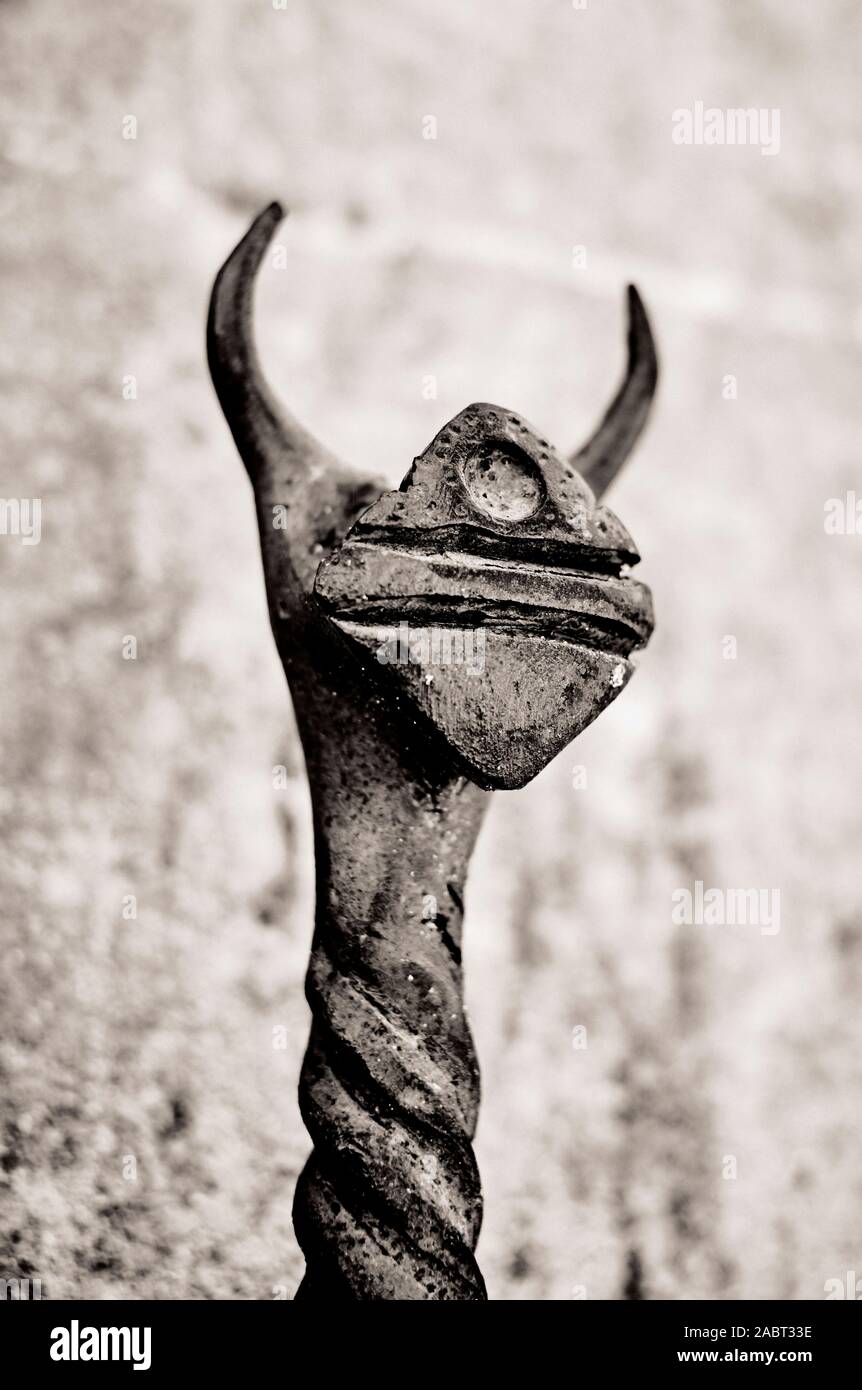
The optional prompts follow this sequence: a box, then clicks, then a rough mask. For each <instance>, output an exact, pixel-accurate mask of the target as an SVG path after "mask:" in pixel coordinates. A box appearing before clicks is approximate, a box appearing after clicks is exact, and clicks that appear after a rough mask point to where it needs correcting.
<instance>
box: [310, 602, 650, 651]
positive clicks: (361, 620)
mask: <svg viewBox="0 0 862 1390" xmlns="http://www.w3.org/2000/svg"><path fill="white" fill-rule="evenodd" d="M336 617H337V621H338V622H339V623H346V624H350V625H351V626H357V627H365V628H380V629H381V630H382V629H393V628H396V627H398V626H399V625H400V624H401V623H406V624H408V626H410V627H412V628H417V629H418V628H433V627H441V628H444V627H445V628H459V629H462V630H470V629H483V628H484V629H487V630H488V631H492V632H511V633H518V634H520V635H523V634H529V635H531V636H536V637H553V638H555V639H556V640H557V641H563V642H570V643H573V644H574V645H576V646H581V647H590V648H592V649H593V650H594V651H601V652H606V653H609V654H610V655H613V656H621V657H628V656H630V655H631V653H632V652H633V651H635V650H636V649H637V648H638V647H642V646H643V645H644V642H645V640H646V638H645V637H644V635H643V633H642V632H639V631H637V630H636V629H634V628H632V627H629V626H628V625H627V624H626V623H623V622H619V621H615V620H613V619H610V618H607V617H601V616H595V615H591V614H587V613H573V612H571V611H570V610H565V609H557V608H546V607H538V606H536V605H534V604H529V603H512V602H503V603H501V602H492V603H487V604H483V603H477V602H475V601H473V602H465V601H464V600H461V599H457V598H446V597H443V596H435V598H434V599H429V598H427V597H416V598H412V599H405V598H397V599H396V598H392V599H388V600H387V599H384V600H374V601H373V602H367V603H362V602H361V601H360V602H357V603H356V604H346V605H343V606H341V607H340V608H339V611H338V613H337V615H336Z"/></svg>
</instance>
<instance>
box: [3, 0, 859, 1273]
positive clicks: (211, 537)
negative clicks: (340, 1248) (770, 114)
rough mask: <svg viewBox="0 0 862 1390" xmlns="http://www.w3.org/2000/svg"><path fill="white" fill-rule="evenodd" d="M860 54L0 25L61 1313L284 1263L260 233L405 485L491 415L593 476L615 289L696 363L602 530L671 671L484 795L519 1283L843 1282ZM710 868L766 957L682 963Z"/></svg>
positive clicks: (851, 39) (292, 1264)
mask: <svg viewBox="0 0 862 1390" xmlns="http://www.w3.org/2000/svg"><path fill="white" fill-rule="evenodd" d="M857 20H858V15H857V13H856V7H855V6H854V4H853V3H851V0H821V3H820V4H818V5H816V6H814V5H811V4H808V3H803V0H752V3H748V4H745V5H742V4H727V3H719V0H708V2H706V0H698V3H693V0H689V3H683V0H664V3H662V4H661V5H656V4H648V3H646V0H627V2H626V3H615V4H612V3H610V0H588V3H587V4H586V6H585V7H584V8H583V9H578V8H576V7H575V6H573V5H572V4H571V3H570V0H538V2H537V3H531V4H527V3H526V2H525V0H523V2H522V3H517V2H516V0H496V3H494V4H491V3H489V2H487V0H486V2H485V3H474V4H469V5H465V4H461V3H456V0H436V3H434V4H431V3H429V2H428V0H398V2H397V3H396V0H375V3H374V4H371V3H364V4H343V3H342V4H336V3H334V0H314V3H312V0H286V3H285V4H284V6H283V8H279V9H276V8H274V6H273V3H272V0H208V3H206V4H200V3H199V4H192V3H180V0H158V3H153V4H148V5H122V6H110V5H97V4H93V5H90V6H86V7H67V6H59V7H58V6H57V5H50V4H49V3H47V0H6V3H4V4H3V5H2V7H0V48H2V51H3V53H4V55H5V57H4V80H3V82H2V84H0V116H2V131H3V152H2V174H3V177H2V182H0V207H2V214H3V215H2V244H0V255H2V261H1V262H0V275H2V303H3V333H2V345H0V354H2V355H0V369H2V379H3V391H2V400H3V405H2V412H0V434H2V459H3V494H4V497H5V498H33V497H39V498H41V499H42V535H41V542H40V544H38V545H24V544H23V543H22V540H21V538H20V537H16V536H12V535H6V536H3V537H0V566H2V576H0V582H2V592H3V602H2V605H0V623H2V630H0V642H2V658H3V662H2V665H3V673H4V674H3V698H2V719H3V726H4V743H3V754H2V756H3V763H2V797H0V811H2V817H3V831H2V845H0V855H2V869H3V885H4V887H3V907H4V911H3V920H2V928H0V931H2V943H0V944H2V972H1V973H2V983H0V1006H2V1028H0V1116H2V1127H0V1274H2V1275H4V1276H5V1277H11V1276H12V1275H14V1274H16V1273H18V1274H21V1275H27V1274H29V1275H30V1276H31V1277H33V1278H40V1279H41V1281H42V1292H43V1296H46V1297H54V1298H70V1297H84V1298H102V1297H106V1298H111V1297H157V1298H210V1297H221V1298H252V1299H257V1298H271V1297H273V1291H274V1290H275V1291H276V1296H277V1295H278V1292H279V1291H281V1293H282V1294H283V1293H286V1294H287V1295H288V1296H289V1295H290V1294H292V1292H293V1289H294V1288H295V1285H296V1283H297V1282H298V1279H299V1277H300V1272H301V1257H300V1253H299V1251H298V1248H297V1246H296V1243H295V1240H294V1237H293V1232H292V1228H291V1222H290V1202H291V1197H292V1190H293V1184H294V1181H295V1178H296V1175H297V1172H298V1170H299V1168H300V1166H301V1164H302V1162H303V1160H304V1157H305V1154H306V1151H307V1148H308V1143H307V1138H306V1135H305V1132H304V1130H303V1128H302V1125H301V1122H300V1118H299V1113H298V1109H297V1104H296V1095H295V1092H296V1083H297V1077H298V1069H299V1064H300V1059H301V1054H302V1051H303V1048H304V1044H305V1038H306V1032H307V1022H308V1019H307V1010H306V1006H305V1003H304V999H303V995H302V978H303V974H304V969H305V964H306V959H307V952H308V944H309V939H310V929H311V913H312V887H311V872H312V868H311V845H310V827H309V823H308V822H309V810H308V804H307V796H306V789H305V782H304V774H303V769H302V765H301V757H300V754H299V750H298V746H297V743H296V739H295V735H294V730H293V726H292V722H291V716H290V713H289V707H288V701H287V697H286V693H285V689H284V685H283V677H282V674H281V670H280V667H279V665H278V663H277V659H276V656H275V652H274V649H273V645H272V641H271V637H270V633H269V630H268V624H267V617H266V611H265V605H264V594H263V585H262V578H261V572H260V564H259V558H258V543H257V537H256V532H255V525H254V518H253V511H252V502H251V494H250V491H249V488H248V484H247V481H246V478H245V475H244V472H243V469H242V466H241V464H240V462H239V459H238V457H237V456H236V454H235V451H234V448H233V445H232V442H231V440H230V438H229V435H228V431H227V428H226V426H225V424H224V422H223V420H222V418H221V416H220V413H219V411H218V408H217V405H216V402H215V399H214V396H213V393H212V390H211V388H210V384H209V380H208V376H207V372H206V366H205V359H204V348H203V323H204V314H205V306H206V301H207V296H208V293H209V288H210V285H211V282H212V278H213V275H214V273H215V271H216V269H217V267H218V266H219V264H220V263H221V261H222V260H223V258H224V256H225V255H226V254H227V252H228V250H229V249H230V248H231V247H232V245H233V244H234V242H235V241H236V240H237V239H238V237H239V236H240V235H241V233H242V232H243V231H244V229H245V227H246V225H247V223H248V221H249V220H250V218H251V216H252V215H253V214H254V213H255V212H256V211H257V210H258V209H259V208H260V207H261V206H262V205H263V204H265V203H266V202H268V201H269V200H270V199H272V198H273V197H278V198H280V199H282V200H283V201H284V202H285V203H286V204H288V205H289V206H290V208H291V210H292V215H291V218H290V219H289V220H288V222H287V223H286V224H285V226H284V227H283V229H282V231H281V232H280V233H279V237H278V244H279V246H282V247H283V248H284V262H285V264H284V268H277V266H276V263H275V262H274V261H273V260H272V259H270V260H269V261H268V263H267V267H266V269H265V270H264V272H263V273H262V276H261V281H260V289H259V297H258V333H259V341H260V345H261V354H262V357H263V360H264V362H265V363H266V365H267V370H268V374H269V376H270V379H271V381H272V383H273V385H274V386H275V387H276V389H277V390H278V392H279V393H280V395H281V396H282V397H283V399H284V400H285V401H286V402H287V403H289V405H290V406H291V407H292V408H293V409H294V410H296V412H297V413H298V414H299V415H300V417H301V418H302V419H303V421H304V422H305V423H306V424H308V425H309V426H310V427H311V428H312V429H313V430H314V431H315V432H316V433H317V434H319V435H320V436H321V437H322V438H323V439H324V440H325V441H326V442H327V443H328V444H329V445H330V446H331V447H332V448H333V449H335V450H336V451H337V452H339V453H341V454H342V455H343V456H345V457H346V458H348V459H350V460H351V461H353V462H355V464H356V466H357V468H358V469H361V470H367V469H369V468H371V469H379V470H381V471H382V472H383V473H384V474H385V476H386V477H387V479H388V480H389V481H390V482H391V483H395V482H396V481H397V480H398V479H400V477H401V476H402V475H403V473H404V471H405V469H406V467H407V466H408V465H409V463H410V461H411V459H412V457H413V455H414V454H415V453H417V452H419V451H420V450H421V448H423V447H424V445H425V444H426V443H427V442H428V440H429V439H430V438H431V437H432V436H433V434H434V433H435V432H436V430H437V429H438V428H439V427H440V425H442V424H443V423H444V422H445V421H446V420H447V419H448V418H449V417H450V416H451V415H453V414H454V413H455V412H456V411H457V410H459V409H460V408H461V407H462V406H464V405H465V404H467V403H468V402H469V401H471V400H491V401H499V402H500V403H502V404H504V405H506V406H508V407H510V408H512V409H514V410H517V411H520V412H522V413H523V414H525V415H526V416H527V417H528V418H529V419H532V420H533V421H534V422H535V423H536V425H537V426H539V427H540V428H541V430H542V431H543V432H546V433H547V434H548V436H549V437H550V438H551V439H553V440H555V441H556V442H557V444H558V446H559V447H560V448H563V449H565V448H567V447H569V446H573V445H575V444H576V443H579V442H580V441H581V439H582V438H583V437H584V436H585V434H586V433H587V432H588V431H589V430H590V429H591V428H592V426H593V423H594V420H595V417H596V415H597V414H598V413H599V412H600V411H601V410H603V409H604V406H605V404H606V401H607V400H608V398H609V396H610V394H611V392H612V390H613V389H614V386H615V383H616V379H617V376H618V373H619V371H620V369H621V364H622V331H623V289H624V285H625V283H626V281H627V280H628V279H634V280H635V281H636V282H637V283H638V285H639V287H640V288H641V290H642V293H643V295H644V297H645V299H646V301H647V304H648V305H649V307H650V309H651V311H652V315H653V320H654V324H655V328H656V333H657V337H658V340H659V346H660V350H661V355H662V365H663V379H662V384H661V391H660V397H659V401H658V405H657V409H656V412H655V415H654V418H653V422H652V425H651V427H650V429H649V431H648V433H647V435H646V437H645V439H644V442H643V444H642V446H641V448H640V449H639V450H638V452H637V454H636V456H635V458H634V459H633V460H632V462H631V463H630V465H629V467H628V470H627V471H626V472H625V474H624V475H623V476H622V478H621V480H620V481H619V482H618V483H617V484H616V486H615V487H614V490H613V492H612V494H611V497H610V501H611V505H612V506H613V507H614V508H615V509H617V510H619V512H620V514H621V515H622V517H623V519H624V520H625V522H626V523H627V524H628V525H629V526H630V528H631V529H632V531H633V534H634V536H635V538H636V540H637V541H638V543H639V545H640V548H641V551H642V554H643V555H644V557H645V560H644V564H643V567H642V577H643V578H644V579H646V580H647V581H648V582H649V583H650V584H651V586H652V588H653V591H654V595H655V602H656V611H657V616H658V624H659V625H658V629H657V632H656V636H655V638H654V640H653V642H652V644H651V646H650V648H649V650H648V652H647V653H646V654H645V655H644V657H642V658H641V662H640V664H641V671H640V672H639V674H638V676H637V678H636V679H635V681H634V682H633V684H632V686H631V688H630V689H629V690H628V691H626V693H625V694H624V696H623V697H622V698H621V699H620V700H619V702H618V703H617V704H615V705H614V706H612V707H611V709H610V710H609V711H607V712H606V713H605V714H604V715H603V716H602V718H601V719H600V720H599V721H598V723H597V724H596V725H595V726H594V727H593V728H591V729H590V730H589V731H588V732H587V733H586V734H584V735H583V736H582V738H581V739H580V740H579V741H578V742H577V743H576V744H575V745H574V746H573V747H571V748H570V749H569V750H568V751H567V752H566V753H565V754H563V755H562V756H561V757H560V758H559V759H558V760H557V761H556V762H555V764H553V765H552V766H551V767H550V768H549V769H548V770H547V771H546V772H545V773H544V774H543V775H542V776H541V777H540V778H538V779H537V781H536V782H535V783H534V784H533V785H531V786H530V787H529V788H528V789H527V790H526V791H523V792H520V793H516V794H498V795H497V797H496V798H495V801H494V805H493V807H492V810H491V814H490V816H489V818H488V820H487V822H486V825H485V828H484V830H483V834H482V839H481V842H480V847H479V852H478V854H477V857H476V859H475V861H474V867H473V871H472V877H471V881H470V885H469V898H468V918H467V939H466V955H465V964H466V972H467V996H468V1001H469V1006H470V1010H471V1015H472V1019H473V1023H474V1028H475V1034H476V1040H477V1046H478V1050H479V1055H480V1059H481V1062H482V1068H483V1090H484V1100H483V1107H482V1114H481V1121H480V1127H479V1134H478V1142H477V1151H478V1157H479V1163H480V1167H481V1171H482V1174H483V1180H484V1187H485V1194H486V1216H485V1225H484V1230H483V1234H482V1237H481V1240H480V1244H479V1257H480V1262H481V1264H482V1267H483V1269H484V1271H485V1274H486V1277H487V1280H488V1285H489V1292H490V1295H491V1297H492V1298H494V1299H570V1298H578V1297H582V1296H584V1295H585V1296H587V1297H589V1298H626V1297H630V1298H633V1297H643V1298H685V1299H699V1298H707V1297H719V1298H734V1297H742V1298H748V1299H759V1298H772V1297H777V1298H787V1299H797V1298H821V1297H823V1296H824V1285H825V1282H826V1281H827V1280H829V1279H833V1278H837V1279H841V1280H844V1279H845V1278H846V1272H847V1271H848V1270H856V1269H859V1270H860V1272H862V1243H860V1237H862V1232H860V1216H859V1213H860V1206H861V1205H862V1204H860V1196H862V1193H861V1192H860V1187H862V1180H860V1171H859V1152H860V1142H859V1140H860V1133H859V1128H860V1082H862V1038H860V1023H859V1005H858V999H859V989H860V985H862V916H860V901H862V885H860V874H859V866H858V848H859V837H860V829H862V826H860V804H859V764H860V752H862V748H860V734H859V720H860V716H859V708H860V695H862V668H860V661H859V648H860V641H862V630H860V615H859V595H860V594H862V537H860V536H858V535H853V534H844V535H840V534H839V535H834V534H828V533H827V532H826V530H825V528H824V504H826V503H827V502H828V500H829V499H830V498H839V499H844V498H846V496H847V494H848V491H849V492H852V491H853V489H858V491H859V495H860V497H862V472H860V463H859V410H858V402H859V380H860V374H862V360H860V359H862V352H860V340H862V314H860V307H859V304H860V300H859V284H860V275H859V270H860V267H859V256H858V246H859V212H860V191H859V190H860V188H862V156H861V155H860V145H859V141H858V131H859V96H858V68H859V59H860V53H859V43H860V39H859V31H858V23H857ZM696 101H702V102H703V103H704V104H705V105H706V106H708V107H709V106H713V107H718V108H728V107H740V106H741V107H755V108H764V109H769V110H772V109H776V108H777V109H778V110H779V111H780V121H781V126H780V132H781V144H780V150H779V151H778V152H777V153H776V154H775V155H773V156H764V155H762V154H761V153H760V150H759V149H758V148H753V147H750V146H749V147H738V146H737V147H729V146H724V147H719V146H712V147H705V146H680V145H676V144H674V142H673V140H672V113H673V112H674V110H675V109H677V108H681V107H692V106H693V104H694V103H695V102H696ZM429 116H432V117H434V118H435V120H436V138H434V139H428V138H424V137H425V136H426V135H427V134H428V132H429V131H431V130H433V126H430V125H429V124H428V122H427V117H429ZM129 117H133V118H134V124H130V123H129V121H128V118H129ZM130 133H134V136H135V138H127V137H128V136H129V134H130ZM574 248H581V249H580V250H579V251H575V249H574ZM431 377H433V378H434V379H435V383H436V397H434V396H433V395H431V396H429V384H428V378H431ZM130 378H134V382H133V383H131V382H130V380H129V379H130ZM731 378H732V379H733V380H732V382H731V380H730V379H731ZM124 388H125V389H124ZM132 396H133V398H127V397H132ZM128 636H134V637H135V638H136V640H137V659H136V660H125V659H124V657H123V643H124V638H126V637H128ZM729 637H730V638H733V639H735V656H733V655H729V653H732V652H733V651H734V644H733V643H728V642H727V639H728V638H729ZM277 766H283V767H285V768H286V769H287V778H286V780H287V787H286V788H284V787H276V786H274V778H273V768H274V767H277ZM578 769H582V771H577V770H578ZM276 780H278V779H276ZM584 781H585V783H586V785H583V783H584ZM697 880H700V881H702V882H704V884H705V885H706V886H707V887H711V886H717V887H720V888H722V889H728V888H764V889H770V890H771V889H773V888H775V889H778V890H779V891H780V895H781V896H780V905H781V906H780V910H781V917H780V930H779V931H778V932H777V933H773V934H765V933H762V932H761V931H760V930H759V929H758V928H757V927H753V926H745V927H720V926H713V927H697V926H678V925H674V923H673V922H672V920H671V910H672V894H673V893H674V891H675V890H677V889H679V888H682V887H691V886H692V885H693V884H694V882H695V881H697ZM130 895H133V896H134V898H135V900H136V916H135V917H130V916H129V915H128V914H129V911H130V908H129V898H130ZM124 911H125V914H126V915H124ZM274 1029H276V1030H277V1029H284V1030H285V1033H284V1036H285V1037H286V1039H287V1044H286V1046H285V1047H283V1048H280V1047H276V1046H274V1045H273V1042H274V1037H276V1038H277V1037H279V1036H281V1035H280V1034H277V1033H276V1034H275V1035H274V1032H273V1030H274ZM577 1029H582V1030H583V1029H585V1030H586V1032H585V1033H584V1032H575V1031H573V1030H577ZM584 1041H586V1046H583V1045H581V1044H582V1043H583V1042H584ZM728 1159H733V1160H734V1162H733V1163H729V1162H728ZM734 1174H735V1176H734Z"/></svg>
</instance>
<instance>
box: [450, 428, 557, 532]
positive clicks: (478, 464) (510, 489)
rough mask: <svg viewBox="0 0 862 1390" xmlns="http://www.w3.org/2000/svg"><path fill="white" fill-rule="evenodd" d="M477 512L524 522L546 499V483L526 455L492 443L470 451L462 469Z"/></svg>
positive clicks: (500, 518)
mask: <svg viewBox="0 0 862 1390" xmlns="http://www.w3.org/2000/svg"><path fill="white" fill-rule="evenodd" d="M461 476H462V478H463V481H464V487H465V489H466V491H467V494H468V496H469V498H470V501H471V502H472V503H473V506H474V507H475V508H476V509H477V511H480V512H484V513H485V515H486V516H488V517H490V518H491V519H492V520H493V521H526V519H527V517H528V516H532V515H533V513H534V512H536V511H538V509H539V507H540V506H541V505H542V503H543V502H544V500H545V483H544V479H543V478H542V475H541V473H540V472H539V470H538V468H537V467H536V465H535V464H534V463H533V462H532V460H531V459H529V458H527V456H526V454H522V453H520V452H516V451H514V450H512V449H507V448H505V447H504V446H502V445H494V446H493V447H491V448H489V449H484V450H483V451H482V452H481V453H479V454H471V455H470V457H469V458H468V459H467V460H466V462H465V463H464V466H463V468H462V470H461Z"/></svg>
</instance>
